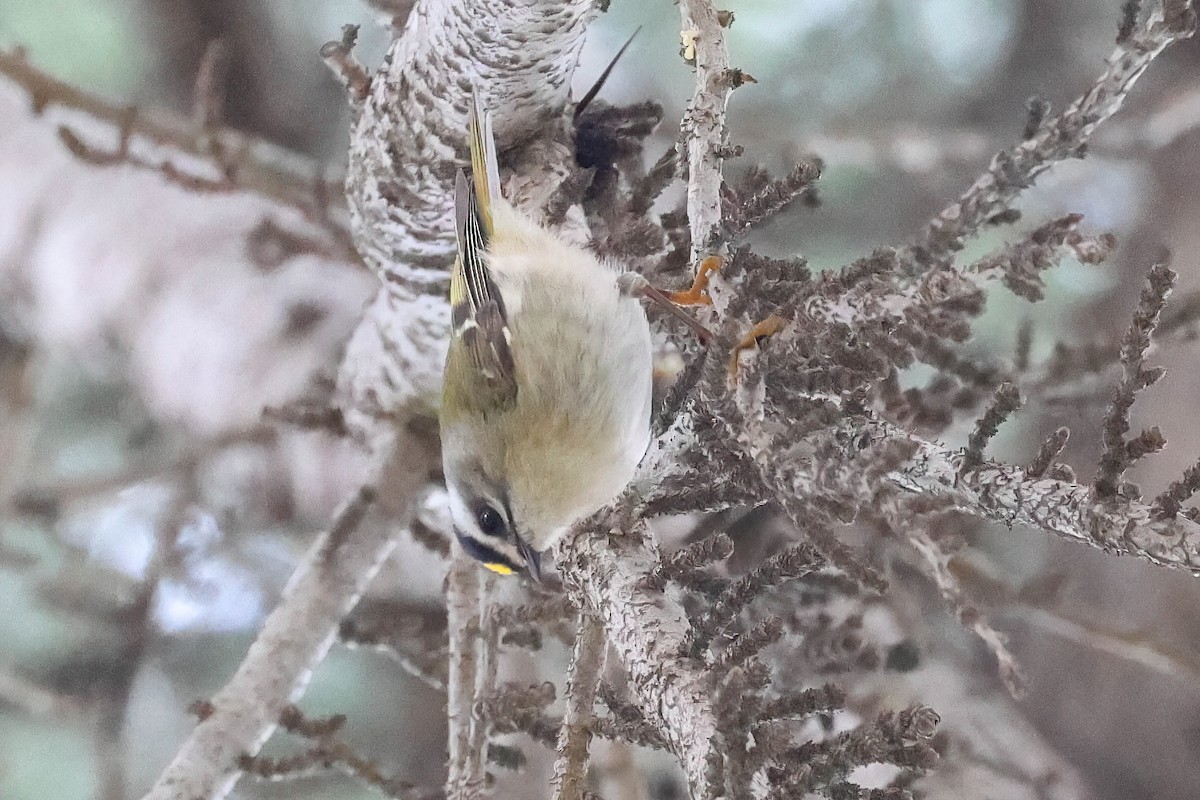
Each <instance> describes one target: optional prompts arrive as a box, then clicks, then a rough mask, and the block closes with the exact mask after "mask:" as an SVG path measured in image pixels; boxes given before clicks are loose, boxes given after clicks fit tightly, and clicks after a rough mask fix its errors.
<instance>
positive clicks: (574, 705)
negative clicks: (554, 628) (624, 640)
mask: <svg viewBox="0 0 1200 800" xmlns="http://www.w3.org/2000/svg"><path fill="white" fill-rule="evenodd" d="M606 648H607V643H606V642H605V640H604V626H603V625H601V624H600V621H599V620H597V619H596V618H595V617H593V616H591V615H589V614H587V613H583V614H580V615H579V630H578V631H577V632H576V634H575V650H574V652H573V653H572V654H571V673H570V675H569V676H568V678H567V710H566V713H565V714H564V715H563V723H562V728H560V729H559V732H558V759H557V760H556V761H555V762H554V779H553V781H552V782H551V786H553V787H554V794H553V798H554V800H584V797H585V791H586V789H587V777H588V745H589V744H590V743H591V739H592V734H591V722H592V718H593V717H594V716H595V712H594V707H595V704H596V687H597V685H598V684H599V682H600V672H601V671H602V670H603V669H604V653H605V650H606Z"/></svg>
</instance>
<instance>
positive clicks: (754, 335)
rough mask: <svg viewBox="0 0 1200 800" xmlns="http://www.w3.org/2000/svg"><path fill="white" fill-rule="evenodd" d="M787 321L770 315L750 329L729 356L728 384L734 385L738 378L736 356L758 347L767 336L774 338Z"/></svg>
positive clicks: (775, 315) (776, 315)
mask: <svg viewBox="0 0 1200 800" xmlns="http://www.w3.org/2000/svg"><path fill="white" fill-rule="evenodd" d="M786 324H787V320H785V319H784V318H783V317H781V316H779V315H778V314H772V315H771V316H769V317H767V318H766V319H764V320H763V321H762V322H759V323H758V324H756V325H755V326H754V327H753V328H751V329H750V330H749V331H748V332H747V333H746V335H745V336H743V337H742V340H741V341H740V342H738V343H737V346H736V347H734V348H733V352H732V353H731V354H730V356H729V382H730V383H733V384H736V383H737V378H738V356H740V355H741V354H742V353H743V352H744V351H746V350H749V349H750V348H752V347H758V346H759V345H761V344H762V343H763V340H765V339H766V338H767V337H769V336H774V335H775V334H777V333H779V332H780V331H781V330H783V326H784V325H786Z"/></svg>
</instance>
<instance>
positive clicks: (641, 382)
mask: <svg viewBox="0 0 1200 800" xmlns="http://www.w3.org/2000/svg"><path fill="white" fill-rule="evenodd" d="M469 144H470V155H471V176H470V178H469V179H468V178H467V176H466V175H465V174H463V172H462V171H459V173H458V174H457V177H456V181H455V203H454V205H455V232H456V238H457V255H456V258H455V260H454V265H453V268H452V271H451V280H450V308H451V331H450V343H449V349H448V352H447V356H446V362H445V373H444V382H443V392H442V401H441V409H440V415H439V427H440V433H441V441H442V462H443V472H444V475H445V480H446V487H447V492H448V495H449V504H450V511H451V517H452V520H453V527H454V533H455V536H456V538H457V539H458V542H459V544H460V545H461V547H462V549H463V551H464V552H466V553H467V554H468V555H470V556H472V557H473V558H475V559H477V560H479V561H480V562H482V563H483V565H484V566H485V567H487V568H488V569H490V570H492V571H493V572H496V573H499V574H503V575H509V574H524V575H528V576H529V577H530V578H531V579H532V580H534V581H536V582H539V583H540V582H541V575H542V572H541V562H542V555H543V553H545V551H546V550H547V549H548V548H549V547H551V546H552V545H553V544H554V543H555V542H556V541H558V540H559V539H560V538H561V537H562V536H563V534H564V533H565V532H566V531H567V530H568V529H569V528H570V526H571V525H572V524H573V523H574V522H576V521H578V520H580V519H582V518H585V517H587V516H589V515H590V514H592V513H593V512H595V511H597V510H598V509H600V508H601V507H603V506H604V505H606V504H608V503H609V502H611V501H612V500H613V499H614V498H615V497H616V496H617V495H619V493H620V492H621V490H622V489H623V488H624V487H625V486H626V484H627V483H628V482H629V480H630V479H631V478H632V476H633V473H634V471H635V469H636V467H637V465H638V462H639V461H640V460H641V458H642V456H643V454H644V453H645V451H646V449H647V447H648V446H649V442H650V415H651V390H652V374H653V364H652V356H653V346H652V342H651V335H650V326H649V322H648V321H647V318H646V313H645V311H644V310H643V308H642V305H641V302H640V298H642V297H649V298H651V299H653V300H666V298H665V296H664V295H662V293H660V292H658V291H657V290H655V289H653V288H652V287H650V286H649V284H648V283H647V282H646V281H645V279H643V278H641V276H639V275H637V274H636V273H631V272H627V271H625V270H622V269H621V268H620V267H619V266H617V265H615V264H612V263H608V262H606V261H603V260H601V259H599V258H598V257H596V256H595V255H593V254H592V253H590V252H589V251H587V250H585V249H583V248H582V247H579V246H577V245H574V244H571V243H569V242H566V241H564V240H563V239H562V238H560V237H559V236H557V235H555V234H554V233H553V232H551V231H550V230H548V229H546V228H545V227H543V226H541V225H540V224H538V223H537V222H535V221H534V220H533V219H531V218H530V217H529V216H527V215H525V214H524V213H522V212H521V211H519V210H518V209H516V208H515V207H514V206H513V205H512V204H511V203H509V202H508V201H507V200H506V199H505V198H504V197H503V196H502V195H501V192H500V176H499V167H498V163H497V157H496V143H495V139H494V137H493V134H492V122H491V115H490V113H489V112H487V111H486V110H484V108H483V107H482V103H481V101H480V99H479V96H478V93H475V94H473V95H472V99H471V103H470V119H469ZM666 302H667V304H668V305H670V306H671V308H673V309H675V311H676V312H678V313H680V314H683V315H684V316H685V317H689V319H690V315H687V314H686V312H682V311H681V310H680V309H678V308H677V307H675V306H674V305H673V304H671V303H670V302H669V301H666ZM692 322H693V324H695V325H697V326H698V323H695V322H694V320H693V321H692ZM701 330H703V329H702V328H701Z"/></svg>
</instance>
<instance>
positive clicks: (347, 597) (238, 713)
mask: <svg viewBox="0 0 1200 800" xmlns="http://www.w3.org/2000/svg"><path fill="white" fill-rule="evenodd" d="M386 453H387V458H386V459H385V460H384V461H383V463H382V465H381V466H380V467H379V469H378V471H377V473H376V475H375V476H374V478H375V479H374V481H372V485H374V486H377V487H379V489H380V495H379V496H380V497H381V498H385V499H384V500H383V501H382V502H380V503H378V504H377V506H376V508H375V509H374V510H373V511H371V512H370V514H368V515H367V516H366V518H365V519H363V517H362V515H363V514H364V508H363V504H362V502H361V500H359V501H351V502H350V503H348V504H347V505H346V506H345V507H344V508H343V510H342V512H341V513H340V514H339V517H338V518H337V519H335V520H334V522H333V524H332V526H331V527H330V530H329V532H328V533H326V534H324V535H322V536H320V537H318V538H317V540H316V541H315V542H314V543H313V544H312V546H311V547H310V548H309V551H308V554H307V556H306V557H305V559H304V561H303V562H302V563H301V564H300V566H299V567H298V568H297V569H296V572H295V573H294V574H293V575H292V578H291V580H290V581H289V582H288V586H287V588H286V589H285V590H284V593H283V599H282V600H281V601H280V604H279V606H278V607H276V609H275V610H274V611H272V612H271V614H270V616H268V617H267V620H266V622H265V623H264V624H263V629H262V631H260V632H259V635H258V637H257V638H256V639H255V640H254V644H252V645H251V646H250V650H249V652H247V654H246V658H245V659H244V660H243V661H242V664H241V666H239V667H238V670H237V672H236V673H235V674H234V676H233V677H232V678H231V679H230V680H229V683H227V684H226V685H225V686H224V688H222V689H221V691H219V692H218V693H217V694H216V695H215V696H214V697H213V698H212V702H211V713H209V714H208V715H207V716H205V718H204V719H203V720H202V721H201V722H200V723H199V724H198V725H197V726H196V729H195V730H194V731H192V734H191V736H189V737H188V739H187V741H185V742H184V743H183V746H182V747H181V748H180V749H179V752H178V753H177V754H176V755H175V758H174V759H173V760H172V761H171V763H170V765H168V766H167V768H166V769H165V770H164V771H163V773H162V775H160V776H159V778H158V780H157V781H156V782H155V784H154V786H153V788H151V789H150V791H149V792H148V793H147V794H146V796H145V800H178V798H181V797H186V798H222V797H225V796H226V795H227V794H228V793H229V791H230V790H231V789H232V788H233V785H234V783H236V782H237V779H238V778H239V777H240V776H241V773H242V770H241V767H240V766H239V759H241V758H242V757H243V756H247V755H250V756H253V755H255V754H256V753H257V752H258V750H259V748H261V747H262V745H263V743H264V742H266V740H267V739H268V738H269V737H270V735H271V733H272V732H273V731H274V730H275V728H276V726H277V725H278V724H279V718H280V714H281V713H282V712H283V709H284V708H285V707H286V706H287V705H288V704H289V703H291V702H292V701H293V700H295V699H296V698H297V697H298V696H299V695H300V694H302V693H303V691H304V687H305V686H306V685H307V683H308V680H309V678H310V677H311V676H312V673H313V670H314V669H315V667H316V665H317V664H319V663H320V661H321V660H322V659H323V658H324V656H325V653H326V652H328V650H329V646H330V645H331V644H332V643H333V641H334V639H335V638H336V636H337V630H338V625H339V623H340V622H341V621H342V618H343V617H344V616H345V615H346V614H347V613H348V612H349V611H350V609H352V608H353V607H354V604H355V603H357V602H358V599H359V597H361V596H362V593H363V591H364V590H365V589H366V586H367V584H368V583H369V582H370V580H371V578H372V577H374V575H375V573H376V572H377V571H378V570H379V567H380V566H381V565H382V564H383V561H384V559H386V558H387V556H388V554H389V553H391V551H392V548H393V547H394V546H395V543H396V540H395V538H394V536H393V533H394V531H395V527H394V526H395V525H396V524H397V522H398V521H399V522H403V521H404V520H405V519H406V518H407V517H408V516H409V515H410V513H411V510H410V507H411V505H412V503H411V501H412V500H413V499H414V498H416V497H417V496H418V494H419V492H420V491H421V489H422V488H423V487H424V482H425V475H426V474H427V473H428V471H429V469H431V468H432V467H433V465H434V463H435V459H436V456H435V452H434V450H433V449H432V448H431V447H430V446H429V443H428V442H423V441H421V440H420V439H418V438H417V437H415V436H409V435H403V434H398V435H397V438H396V440H395V442H394V444H393V446H392V447H391V448H390V449H389V450H388V451H386ZM355 517H358V518H359V520H360V523H361V524H358V525H353V526H352V525H350V524H347V523H349V522H350V521H351V520H353V519H354V518H355Z"/></svg>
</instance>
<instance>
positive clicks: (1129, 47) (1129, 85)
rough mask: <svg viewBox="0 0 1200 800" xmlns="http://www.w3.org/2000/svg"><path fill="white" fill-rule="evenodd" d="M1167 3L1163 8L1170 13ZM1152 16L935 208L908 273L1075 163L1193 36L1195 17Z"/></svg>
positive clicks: (941, 256)
mask: <svg viewBox="0 0 1200 800" xmlns="http://www.w3.org/2000/svg"><path fill="white" fill-rule="evenodd" d="M1172 3H1173V0H1167V3H1166V4H1165V5H1166V6H1167V7H1168V8H1169V7H1172ZM1182 5H1183V7H1184V8H1185V9H1186V13H1183V12H1181V13H1174V12H1171V13H1165V12H1164V11H1160V10H1157V9H1156V10H1155V11H1154V12H1152V13H1151V14H1150V16H1149V17H1148V19H1147V20H1146V21H1145V22H1144V23H1143V24H1141V25H1136V26H1135V27H1134V29H1133V30H1132V31H1131V32H1130V35H1129V36H1128V37H1123V40H1122V41H1121V42H1120V43H1118V45H1117V48H1116V50H1114V51H1113V53H1112V55H1111V56H1109V58H1108V67H1107V68H1106V69H1105V70H1104V72H1103V73H1101V75H1100V77H1099V78H1097V79H1096V82H1095V83H1094V84H1092V86H1091V87H1090V88H1089V89H1088V90H1087V91H1086V92H1084V93H1083V94H1082V95H1080V96H1079V97H1077V98H1076V99H1075V100H1074V102H1072V103H1071V104H1070V105H1069V106H1067V108H1066V110H1064V111H1063V112H1062V113H1061V114H1059V115H1057V116H1052V117H1047V118H1045V119H1043V120H1042V121H1041V123H1040V124H1039V125H1038V126H1037V127H1036V130H1035V131H1034V134H1033V136H1031V137H1030V138H1028V139H1026V140H1025V141H1023V142H1021V143H1020V144H1018V145H1017V146H1016V147H1014V148H1013V149H1012V150H1011V151H1007V150H1002V151H1000V152H999V153H997V154H996V156H995V157H994V158H993V159H992V163H991V165H990V166H989V167H988V171H987V172H985V173H984V174H983V175H981V176H980V177H979V178H978V179H977V180H976V181H975V183H974V184H972V185H971V187H970V188H969V189H967V190H966V191H965V192H964V193H963V194H962V195H961V196H960V197H959V198H958V200H956V201H955V202H954V203H952V204H950V205H949V206H947V207H946V208H945V209H943V210H942V211H941V212H940V213H939V214H938V215H937V216H936V217H934V219H933V221H932V222H930V223H929V225H928V227H927V228H926V229H925V231H924V232H923V233H922V234H921V236H920V237H918V239H917V241H916V243H915V244H913V245H912V246H911V247H909V248H908V250H907V252H906V254H905V255H906V259H907V260H908V261H909V263H910V268H912V269H914V270H915V271H921V270H924V269H928V268H930V267H932V266H933V265H935V264H939V263H943V262H945V261H946V260H947V259H948V258H949V257H950V256H951V255H953V254H954V253H955V252H956V251H958V250H960V249H962V246H963V241H964V240H965V239H966V238H968V237H970V236H972V235H974V234H975V232H976V231H978V230H979V228H980V226H981V225H983V223H984V222H986V221H987V220H988V219H989V218H990V217H992V216H993V215H994V214H996V213H998V212H1000V211H1003V210H1004V209H1006V208H1008V207H1009V206H1010V205H1011V204H1012V202H1013V201H1014V200H1015V199H1016V198H1017V196H1018V195H1020V194H1021V192H1023V191H1024V190H1025V189H1026V188H1028V187H1029V185H1030V184H1032V183H1033V182H1034V181H1035V180H1036V179H1037V177H1038V176H1039V175H1041V174H1042V173H1043V172H1045V171H1046V170H1047V169H1049V168H1050V167H1052V166H1053V165H1054V164H1056V163H1058V162H1060V161H1063V160H1065V159H1069V158H1079V157H1081V156H1082V155H1083V152H1084V148H1085V147H1086V145H1087V143H1088V142H1089V140H1090V139H1091V136H1092V133H1093V132H1094V131H1095V130H1096V128H1097V127H1098V126H1099V125H1101V124H1102V123H1103V122H1104V121H1105V120H1107V119H1108V118H1109V117H1111V116H1112V115H1113V114H1115V113H1116V112H1117V111H1119V110H1120V108H1121V106H1122V104H1124V102H1125V98H1126V97H1127V96H1128V95H1129V92H1130V91H1131V90H1132V89H1133V86H1134V84H1135V83H1137V81H1138V79H1139V78H1140V77H1141V76H1142V74H1143V73H1144V72H1145V71H1146V69H1147V67H1149V66H1150V64H1151V62H1152V61H1154V59H1155V58H1157V57H1158V55H1159V54H1160V53H1161V52H1162V51H1163V50H1164V49H1166V48H1167V46H1169V45H1171V44H1173V43H1175V42H1177V41H1180V40H1182V39H1187V38H1189V37H1191V36H1192V34H1193V33H1194V32H1195V24H1196V18H1195V15H1194V14H1193V13H1192V12H1191V11H1190V9H1187V7H1186V4H1182Z"/></svg>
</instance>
